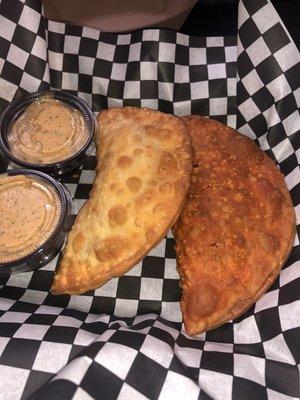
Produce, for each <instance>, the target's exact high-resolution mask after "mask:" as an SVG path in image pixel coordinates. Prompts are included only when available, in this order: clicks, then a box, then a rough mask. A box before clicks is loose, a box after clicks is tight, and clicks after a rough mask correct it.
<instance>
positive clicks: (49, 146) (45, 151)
mask: <svg viewBox="0 0 300 400" xmlns="http://www.w3.org/2000/svg"><path fill="white" fill-rule="evenodd" d="M88 139H89V133H88V129H87V126H86V123H85V120H84V117H83V115H82V114H81V112H80V111H79V110H77V109H76V108H74V107H71V106H70V105H68V104H66V103H64V102H62V101H60V100H56V99H55V98H53V97H50V96H45V97H42V98H41V99H39V100H36V101H34V102H33V103H31V104H30V106H29V107H28V108H27V109H26V110H25V111H24V112H23V113H22V114H21V115H20V116H19V117H18V118H17V119H16V120H15V121H14V122H13V124H12V126H11V130H10V134H9V135H8V143H9V146H10V151H11V154H12V155H13V156H14V157H16V158H17V159H19V160H22V161H25V162H28V163H33V164H37V163H39V164H53V163H57V162H59V161H63V160H66V159H67V158H69V157H71V156H73V155H75V154H76V153H77V152H78V151H80V150H81V149H82V147H83V146H84V145H85V144H86V142H87V141H88Z"/></svg>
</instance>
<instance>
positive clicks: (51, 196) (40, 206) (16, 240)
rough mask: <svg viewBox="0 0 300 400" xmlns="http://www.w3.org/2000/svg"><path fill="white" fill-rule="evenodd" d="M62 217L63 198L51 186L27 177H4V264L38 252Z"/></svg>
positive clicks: (0, 226) (0, 225)
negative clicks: (61, 199)
mask: <svg viewBox="0 0 300 400" xmlns="http://www.w3.org/2000/svg"><path fill="white" fill-rule="evenodd" d="M60 216H61V201H60V198H59V196H58V194H57V193H56V191H55V190H54V188H52V187H51V186H50V185H49V184H48V183H46V182H44V181H42V180H40V179H37V178H33V177H29V176H24V175H13V176H7V175H4V176H0V263H7V262H10V261H15V260H18V259H20V258H22V257H25V256H27V255H29V254H30V253H32V252H33V251H35V250H37V249H38V248H39V247H40V246H42V245H43V243H45V241H46V240H47V239H48V238H49V237H50V236H51V234H52V233H53V232H54V230H55V228H56V227H57V225H58V223H59V219H60Z"/></svg>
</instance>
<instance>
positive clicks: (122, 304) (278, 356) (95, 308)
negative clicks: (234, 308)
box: [0, 0, 300, 400]
mask: <svg viewBox="0 0 300 400" xmlns="http://www.w3.org/2000/svg"><path fill="white" fill-rule="evenodd" d="M236 44H237V46H236ZM237 55H238V60H237ZM237 75H238V79H237ZM299 76H300V70H299V53H298V50H297V49H296V47H295V45H294V44H293V42H292V40H291V38H290V36H289V34H288V32H287V31H286V29H285V27H284V26H283V24H282V21H281V20H280V19H279V17H278V15H277V14H276V12H275V10H274V8H273V6H272V5H271V3H270V2H269V1H267V0H244V1H241V2H240V9H239V35H238V38H237V39H236V38H232V37H225V38H223V37H209V38H200V37H189V36H186V35H182V34H179V33H176V32H173V31H170V30H158V29H147V30H141V31H136V32H134V33H132V34H122V35H117V34H111V33H103V32H99V31H96V30H93V29H88V28H81V27H77V26H71V25H66V24H63V23H58V22H53V21H47V20H45V19H44V18H43V17H42V9H41V2H40V1H39V0H23V1H18V0H2V1H1V2H0V109H1V110H3V109H4V107H5V106H6V105H7V104H9V102H10V101H12V100H13V99H15V98H17V97H18V96H21V95H22V94H24V93H26V92H32V91H35V90H38V89H47V88H57V89H65V90H69V91H71V92H74V93H75V94H78V95H79V96H80V97H82V98H83V99H84V100H86V101H87V102H88V103H89V104H90V105H91V106H92V108H93V110H94V111H95V112H98V111H100V110H101V109H102V108H106V107H112V106H123V105H134V106H143V107H150V108H154V109H160V110H162V111H166V112H171V113H175V114H177V115H185V114H191V113H193V114H200V115H206V116H211V117H213V118H216V119H218V120H220V121H222V122H224V123H227V124H228V125H230V126H233V127H235V126H236V124H237V126H238V128H239V129H240V131H242V132H243V133H245V134H247V135H249V136H250V137H252V138H253V139H255V140H257V142H258V144H259V145H260V146H261V147H262V148H263V149H264V150H265V151H266V152H267V153H268V154H269V155H270V156H271V157H273V158H274V160H275V161H276V162H277V163H278V166H279V167H280V169H281V170H282V171H283V173H284V174H285V176H286V182H287V185H288V187H289V189H290V191H291V195H292V199H293V202H294V205H295V210H296V214H297V216H298V222H299V214H300V213H299V202H300V193H299V188H300V172H299V159H300V150H299V147H300V143H299V136H300V135H299V128H300V126H299V124H300V118H299V102H300V93H299V91H300V89H299V87H300V84H299ZM236 94H237V97H236ZM236 116H237V118H236ZM95 165H96V158H95V156H94V155H92V156H90V157H89V158H88V159H87V161H86V162H85V163H84V165H83V167H82V168H81V169H79V170H77V171H75V172H74V173H73V174H72V175H68V176H66V177H64V178H63V183H64V184H65V185H66V186H67V187H68V188H69V190H70V192H71V193H72V196H73V198H74V206H75V212H77V211H78V210H79V209H80V207H81V206H82V204H83V203H84V202H85V200H86V199H87V197H88V194H89V191H90V189H91V187H92V182H93V178H94V170H95ZM3 168H4V166H3ZM299 232H300V231H299V225H298V235H297V236H296V238H295V243H294V248H293V251H292V254H291V256H290V258H289V259H288V261H287V263H286V264H285V266H284V268H283V270H282V272H281V274H280V277H279V278H278V279H277V281H276V282H275V283H274V284H273V286H272V287H271V288H270V290H269V291H268V292H267V293H266V294H265V295H264V296H263V297H262V298H261V299H260V300H259V301H258V302H257V303H256V304H255V305H254V306H253V307H252V308H251V309H250V310H249V311H248V312H247V313H246V314H245V315H243V316H242V317H240V318H238V319H236V320H235V321H234V322H233V323H227V324H225V325H223V326H222V327H220V328H217V329H215V330H213V331H211V332H207V333H204V334H202V335H199V336H198V337H196V338H190V337H188V336H187V335H186V334H185V332H184V329H183V327H182V324H181V314H180V310H179V302H178V301H179V298H180V291H179V286H178V274H177V272H176V269H175V267H176V262H175V253H174V240H173V237H172V235H171V234H169V235H168V236H167V237H166V238H165V239H164V240H163V241H162V242H161V243H160V244H159V245H158V246H157V247H156V248H155V249H153V250H152V251H151V253H150V254H149V255H148V256H147V257H146V258H145V259H144V260H143V261H142V262H140V263H139V264H138V265H137V266H136V267H135V268H133V269H132V270H131V271H130V272H128V273H127V274H126V275H125V276H123V277H120V278H116V279H114V280H111V281H110V282H109V283H107V284H106V285H105V286H103V287H102V288H100V289H97V290H96V291H91V292H87V293H85V294H84V295H81V296H71V297H70V296H52V295H51V294H50V293H49V288H50V284H51V280H52V277H53V271H54V269H55V267H56V264H57V258H56V259H55V260H53V261H52V262H51V263H50V264H48V265H47V266H45V267H44V268H42V269H41V270H38V271H35V272H33V273H24V274H18V275H13V276H11V277H9V278H7V279H2V280H1V286H0V376H1V379H0V399H13V400H18V399H21V398H22V400H24V399H27V398H29V397H30V396H32V397H31V398H32V399H38V400H40V399H54V398H59V399H71V398H73V399H76V400H78V399H80V400H81V399H92V398H95V399H100V398H101V399H116V398H119V399H130V400H131V399H146V398H148V399H157V398H159V399H160V400H161V399H172V400H175V399H203V400H206V399H234V400H235V399H243V400H244V399H248V398H249V399H251V400H253V399H264V398H269V399H271V400H273V399H274V400H277V399H279V400H287V399H293V398H298V397H299V371H298V369H297V364H299V363H300V351H299V348H300V343H299V338H300V318H299V315H300V312H299V306H300V291H299V282H300V279H299V278H300V272H299V263H300V262H299V260H300V246H299Z"/></svg>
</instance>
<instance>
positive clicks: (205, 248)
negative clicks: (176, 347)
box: [173, 116, 295, 335]
mask: <svg viewBox="0 0 300 400" xmlns="http://www.w3.org/2000/svg"><path fill="white" fill-rule="evenodd" d="M184 121H185V122H186V123H187V125H188V127H189V132H190V135H191V138H192V144H193V148H194V166H193V172H192V178H191V187H190V190H189V193H188V196H187V201H186V203H185V205H184V207H183V210H182V212H181V215H180V217H179V219H178V221H177V223H176V224H175V226H174V228H173V232H174V237H175V241H176V247H175V248H176V253H177V264H178V267H179V273H180V277H181V287H182V298H181V310H182V314H183V320H184V324H185V328H186V331H187V332H188V333H189V334H190V335H195V334H198V333H201V332H203V331H205V330H209V329H212V328H214V327H216V326H218V325H221V324H223V323H224V322H226V321H228V320H230V319H233V318H235V317H237V316H238V315H240V314H242V313H243V312H245V311H246V310H247V309H248V308H249V307H250V306H251V305H252V304H253V303H254V302H255V301H256V300H257V299H258V298H259V297H260V296H261V295H262V294H263V293H264V292H265V291H266V290H267V289H268V288H269V287H270V286H271V284H272V283H273V281H274V280H275V279H276V277H277V276H278V274H279V272H280V269H281V266H282V264H283V263H284V261H285V259H286V258H287V256H288V255H289V253H290V250H291V247H292V244H293V240H294V233H295V215H294V209H293V206H292V202H291V199H290V195H289V192H288V190H287V188H286V186H285V183H284V178H283V175H282V174H281V173H280V172H279V170H278V169H277V168H276V165H275V164H274V162H273V161H272V160H271V159H270V158H269V157H268V156H267V155H266V154H264V152H263V151H261V150H260V149H259V147H258V146H256V144H255V143H254V142H253V141H252V140H250V139H249V138H247V137H246V136H243V135H241V134H239V133H238V132H236V131H234V130H233V129H230V128H229V127H227V126H225V125H223V124H221V123H219V122H216V121H214V120H211V119H207V118H201V117H197V116H191V117H185V118H184Z"/></svg>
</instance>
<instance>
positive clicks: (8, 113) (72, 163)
mask: <svg viewBox="0 0 300 400" xmlns="http://www.w3.org/2000/svg"><path fill="white" fill-rule="evenodd" d="M46 97H47V98H49V97H50V98H54V99H55V100H59V101H61V102H62V103H65V104H66V105H68V106H70V107H73V108H75V109H76V110H78V111H79V112H80V113H81V115H82V116H83V119H84V122H85V126H86V128H87V133H88V137H87V140H86V141H85V143H84V144H83V146H82V147H81V148H80V149H79V150H78V151H76V152H75V153H74V154H72V155H71V156H69V157H67V158H64V159H62V160H59V161H55V162H53V163H34V162H27V161H24V160H22V159H20V158H17V157H16V156H15V155H13V154H12V151H11V146H10V144H9V140H8V138H9V135H10V131H11V127H12V124H13V123H14V122H15V121H16V120H17V119H18V118H19V117H20V116H21V114H22V113H23V112H24V111H25V110H26V109H27V107H29V106H30V105H31V104H32V103H33V102H35V101H37V100H41V99H43V98H46ZM96 124H97V122H96V118H95V115H94V113H93V112H92V110H91V109H90V108H89V106H88V105H87V104H86V102H85V101H83V100H82V99H81V98H79V97H77V96H75V95H74V94H72V93H68V92H65V91H60V90H46V91H38V92H34V93H29V94H27V95H25V96H24V97H21V98H19V99H17V100H15V101H13V102H12V103H11V104H10V105H9V106H8V107H7V108H6V109H5V110H4V112H3V114H2V116H1V120H0V149H1V150H2V152H3V153H4V154H5V156H6V157H8V158H9V159H10V160H11V161H13V162H14V163H15V164H18V165H21V166H23V167H25V168H31V169H35V170H36V169H37V170H39V171H44V172H47V173H50V174H51V173H54V174H63V173H66V172H68V171H70V170H71V169H74V168H76V167H79V166H80V165H81V164H82V163H83V162H84V160H85V158H86V157H87V155H88V150H89V148H90V147H91V144H92V141H93V137H94V132H95V129H96Z"/></svg>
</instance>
